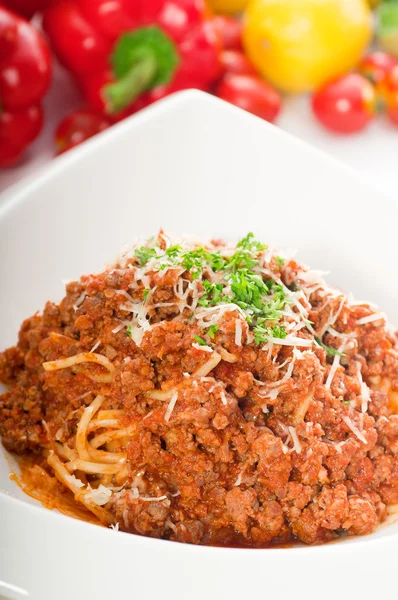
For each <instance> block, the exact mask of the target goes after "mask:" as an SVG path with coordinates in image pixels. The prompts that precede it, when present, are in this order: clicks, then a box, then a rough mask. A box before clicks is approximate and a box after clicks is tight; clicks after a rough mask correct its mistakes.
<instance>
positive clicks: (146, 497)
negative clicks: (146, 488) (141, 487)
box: [140, 496, 167, 502]
mask: <svg viewBox="0 0 398 600" xmlns="http://www.w3.org/2000/svg"><path fill="white" fill-rule="evenodd" d="M140 500H142V501H143V502H161V501H162V500H167V496H158V497H157V498H151V497H150V496H140Z"/></svg>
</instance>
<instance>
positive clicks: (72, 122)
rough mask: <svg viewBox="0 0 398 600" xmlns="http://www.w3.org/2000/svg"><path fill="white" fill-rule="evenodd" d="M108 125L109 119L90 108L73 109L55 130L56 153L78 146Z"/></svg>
mask: <svg viewBox="0 0 398 600" xmlns="http://www.w3.org/2000/svg"><path fill="white" fill-rule="evenodd" d="M109 126H110V121H108V120H107V119H105V118H104V117H102V116H100V115H98V114H97V113H95V112H93V111H91V110H88V109H87V110H75V111H74V112H72V113H70V114H69V115H67V116H66V117H65V118H64V119H63V120H62V121H61V122H60V123H59V125H58V127H57V129H56V132H55V145H56V152H57V154H62V152H66V150H70V149H71V148H74V147H75V146H78V145H79V144H81V143H82V142H84V141H85V140H88V139H89V138H91V137H93V135H96V134H97V133H100V132H101V131H104V130H105V129H107V128H108V127H109Z"/></svg>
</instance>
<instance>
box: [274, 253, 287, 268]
mask: <svg viewBox="0 0 398 600" xmlns="http://www.w3.org/2000/svg"><path fill="white" fill-rule="evenodd" d="M275 260H276V262H277V263H278V265H279V266H280V267H281V266H282V265H283V263H284V262H285V259H284V258H282V257H281V256H275Z"/></svg>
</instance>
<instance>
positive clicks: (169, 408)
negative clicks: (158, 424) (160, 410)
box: [164, 392, 178, 423]
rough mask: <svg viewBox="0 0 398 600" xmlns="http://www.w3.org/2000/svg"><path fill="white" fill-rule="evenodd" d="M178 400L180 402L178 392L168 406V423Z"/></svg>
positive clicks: (166, 415) (165, 416) (166, 416)
mask: <svg viewBox="0 0 398 600" xmlns="http://www.w3.org/2000/svg"><path fill="white" fill-rule="evenodd" d="M177 400H178V392H174V394H173V395H172V397H171V400H170V402H169V404H168V406H167V410H166V413H165V415H164V420H165V421H166V423H168V422H169V420H170V417H171V413H172V412H173V410H174V407H175V405H176V402H177Z"/></svg>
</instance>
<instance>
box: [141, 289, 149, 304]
mask: <svg viewBox="0 0 398 600" xmlns="http://www.w3.org/2000/svg"><path fill="white" fill-rule="evenodd" d="M150 291H151V290H144V291H143V293H142V302H143V304H145V303H146V301H147V298H148V296H149V292H150Z"/></svg>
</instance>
